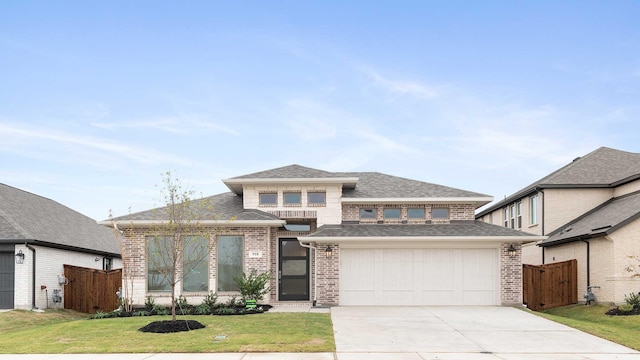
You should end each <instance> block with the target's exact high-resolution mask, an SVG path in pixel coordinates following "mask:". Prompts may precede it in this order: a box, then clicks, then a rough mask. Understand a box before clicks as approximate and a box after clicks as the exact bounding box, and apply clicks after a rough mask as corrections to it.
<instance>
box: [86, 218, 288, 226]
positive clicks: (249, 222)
mask: <svg viewBox="0 0 640 360" xmlns="http://www.w3.org/2000/svg"><path fill="white" fill-rule="evenodd" d="M114 224H115V225H116V226H117V225H120V226H122V227H124V228H126V227H134V228H137V227H150V226H159V225H168V224H169V221H168V220H105V221H98V225H103V226H108V227H113V226H114ZM284 224H286V221H285V220H280V219H274V220H202V221H198V222H197V225H196V224H193V225H192V226H221V225H230V226H282V225H284Z"/></svg>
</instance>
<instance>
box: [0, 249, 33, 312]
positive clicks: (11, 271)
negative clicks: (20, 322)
mask: <svg viewBox="0 0 640 360" xmlns="http://www.w3.org/2000/svg"><path fill="white" fill-rule="evenodd" d="M15 264H16V260H15V255H14V254H13V252H0V309H13V293H14V284H15V281H14V279H15ZM23 266H27V265H23Z"/></svg>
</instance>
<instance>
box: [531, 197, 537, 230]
mask: <svg viewBox="0 0 640 360" xmlns="http://www.w3.org/2000/svg"><path fill="white" fill-rule="evenodd" d="M529 220H530V221H529V222H530V224H531V225H536V224H538V194H535V195H533V196H532V197H530V198H529Z"/></svg>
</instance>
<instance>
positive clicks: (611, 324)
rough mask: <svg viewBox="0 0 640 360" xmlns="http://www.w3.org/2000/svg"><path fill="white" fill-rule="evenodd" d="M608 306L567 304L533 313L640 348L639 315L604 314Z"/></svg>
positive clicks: (633, 347)
mask: <svg viewBox="0 0 640 360" xmlns="http://www.w3.org/2000/svg"><path fill="white" fill-rule="evenodd" d="M610 308H611V307H610V306H606V305H590V306H585V305H569V306H563V307H559V308H555V309H549V310H544V311H540V312H534V314H537V315H539V316H542V317H544V318H547V319H550V320H553V321H555V322H559V323H561V324H565V325H568V326H571V327H572V328H576V329H578V330H581V331H584V332H587V333H589V334H593V335H596V336H598V337H601V338H604V339H607V340H610V341H613V342H615V343H618V344H621V345H624V346H627V347H630V348H632V349H635V350H640V337H638V334H639V333H640V315H630V316H609V315H605V312H606V311H607V310H609V309H610Z"/></svg>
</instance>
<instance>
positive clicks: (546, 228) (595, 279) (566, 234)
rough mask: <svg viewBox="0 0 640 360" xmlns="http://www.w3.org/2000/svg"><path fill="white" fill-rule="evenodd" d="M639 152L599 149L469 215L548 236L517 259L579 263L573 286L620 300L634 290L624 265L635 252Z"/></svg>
mask: <svg viewBox="0 0 640 360" xmlns="http://www.w3.org/2000/svg"><path fill="white" fill-rule="evenodd" d="M639 216H640V154H638V153H631V152H626V151H621V150H616V149H611V148H606V147H601V148H599V149H597V150H595V151H593V152H591V153H589V154H587V155H585V156H583V157H579V158H577V159H575V160H573V161H572V162H571V163H570V164H568V165H566V166H564V167H562V168H560V169H559V170H557V171H554V172H553V173H551V174H549V175H547V176H545V177H544V178H542V179H540V180H538V181H536V182H535V183H533V184H531V185H529V186H527V187H525V188H524V189H522V190H520V191H518V192H516V193H515V194H513V195H511V196H508V197H506V198H505V199H504V200H502V201H499V202H497V203H496V204H494V205H491V206H490V207H488V208H486V209H483V210H482V211H480V212H479V213H478V214H477V215H476V218H477V219H479V220H482V221H484V222H487V223H490V224H496V225H502V226H504V227H507V228H511V229H517V230H522V231H526V232H528V233H535V234H539V235H548V236H549V237H548V239H546V240H544V241H541V242H538V243H530V244H525V245H523V250H522V251H523V255H522V256H523V258H522V259H523V260H522V261H523V263H525V264H533V265H539V264H545V263H554V262H560V261H564V260H570V259H577V261H578V290H579V291H580V292H583V293H586V289H587V286H599V287H600V288H599V289H594V293H595V295H596V297H597V300H598V301H601V302H615V303H620V302H623V301H624V295H625V294H628V293H632V292H634V293H637V292H638V291H640V281H639V280H638V279H637V278H635V279H632V278H631V277H630V273H628V272H627V271H625V268H626V267H627V266H628V265H629V264H631V262H630V259H629V257H628V256H630V255H640V236H639V235H638V234H640V220H639V219H638V217H639Z"/></svg>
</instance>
